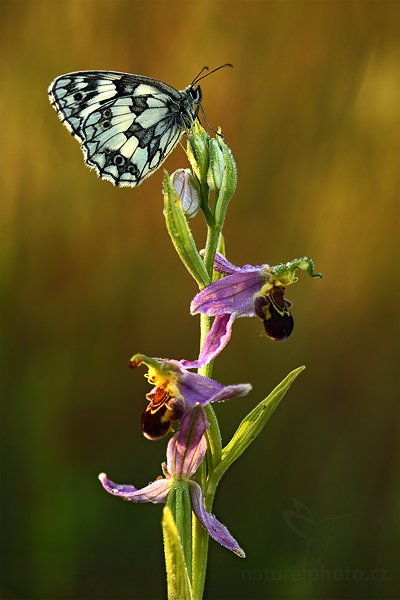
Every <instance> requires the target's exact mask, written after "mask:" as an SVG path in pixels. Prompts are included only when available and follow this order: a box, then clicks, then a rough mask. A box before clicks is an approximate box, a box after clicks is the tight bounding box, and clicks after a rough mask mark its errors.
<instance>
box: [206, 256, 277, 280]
mask: <svg viewBox="0 0 400 600" xmlns="http://www.w3.org/2000/svg"><path fill="white" fill-rule="evenodd" d="M265 268H269V265H256V266H253V265H244V266H243V267H236V266H235V265H233V264H232V263H231V262H229V261H228V260H226V258H225V256H223V255H222V254H220V253H219V252H217V253H216V255H215V258H214V270H215V271H219V272H220V273H224V275H232V273H247V272H249V271H259V270H260V269H265Z"/></svg>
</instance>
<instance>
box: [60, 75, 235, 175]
mask: <svg viewBox="0 0 400 600" xmlns="http://www.w3.org/2000/svg"><path fill="white" fill-rule="evenodd" d="M224 66H228V65H222V66H221V67H218V69H221V68H222V67H224ZM229 66H232V65H229ZM205 69H207V70H208V68H207V67H204V69H202V70H201V71H200V73H199V74H198V75H197V77H195V79H194V80H193V81H192V83H191V84H190V85H188V87H186V88H185V89H184V90H181V91H178V90H176V89H175V88H173V87H171V86H169V85H167V84H166V83H163V82H162V81H158V80H157V79H152V78H151V77H144V76H143V75H132V74H129V73H119V72H113V71H79V72H76V73H67V74H66V75H61V76H60V77H57V78H56V79H55V80H54V81H53V82H52V83H51V84H50V87H49V98H50V102H51V103H52V105H53V106H54V108H55V110H56V111H57V114H58V116H59V117H60V119H61V121H62V123H64V125H65V126H66V127H67V128H68V129H69V131H70V132H71V133H72V135H73V136H74V137H75V138H76V139H77V140H78V142H79V143H80V144H81V148H82V151H83V155H84V158H85V162H86V164H87V165H88V166H89V167H91V168H94V169H95V170H96V171H97V173H98V175H99V176H100V177H101V178H102V179H106V180H107V181H111V183H113V184H114V185H117V186H136V185H139V184H140V183H142V181H143V180H144V179H145V178H146V177H148V176H149V175H151V174H152V173H153V171H155V170H156V169H158V167H159V166H160V165H161V164H162V163H163V162H164V160H165V159H166V158H167V156H168V155H169V154H170V153H171V152H172V150H173V149H174V148H175V146H176V144H177V143H178V141H179V139H180V137H181V136H182V135H183V134H184V133H185V132H188V131H189V130H190V129H191V127H192V126H193V123H194V121H195V119H196V117H197V115H198V112H199V109H200V108H201V97H202V94H201V89H200V86H199V85H197V83H198V82H199V81H200V80H201V79H204V77H207V76H208V75H210V74H211V73H213V72H215V71H217V70H218V69H214V71H210V72H209V73H207V74H206V75H203V76H201V74H202V73H203V71H204V70H205Z"/></svg>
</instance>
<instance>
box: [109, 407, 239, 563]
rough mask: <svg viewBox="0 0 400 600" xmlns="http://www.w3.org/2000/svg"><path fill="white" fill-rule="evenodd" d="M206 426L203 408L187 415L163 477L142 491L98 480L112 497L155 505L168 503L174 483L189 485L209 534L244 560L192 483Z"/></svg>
mask: <svg viewBox="0 0 400 600" xmlns="http://www.w3.org/2000/svg"><path fill="white" fill-rule="evenodd" d="M198 407H199V405H198ZM206 427H207V420H206V417H205V413H204V411H203V410H201V409H200V407H199V409H198V410H197V411H193V412H192V413H190V414H186V416H185V417H184V418H183V421H182V422H181V429H180V430H179V431H178V433H175V435H174V436H173V437H172V438H171V439H170V441H169V442H168V447H167V462H166V463H163V464H162V471H163V473H164V477H159V478H157V479H156V480H155V481H153V482H152V483H149V484H148V485H146V486H145V487H143V488H140V489H138V488H136V487H134V486H133V485H124V484H123V485H121V484H117V483H114V482H113V481H110V480H109V479H108V477H107V475H106V474H105V473H101V474H100V475H99V479H100V481H101V484H102V486H103V487H104V489H105V490H106V491H107V492H109V493H110V494H112V495H113V496H118V497H119V498H122V499H123V500H127V501H128V502H152V503H153V504H161V503H165V502H166V501H167V498H168V495H169V493H170V491H171V489H173V486H174V484H177V482H179V483H182V482H186V483H187V485H188V487H189V492H190V500H191V505H192V510H193V512H194V514H195V515H196V517H197V519H198V520H199V521H200V523H201V524H202V526H203V527H204V528H205V529H206V531H207V532H208V534H209V535H210V536H211V537H212V538H213V539H214V540H216V541H217V542H218V543H219V544H221V545H222V546H225V548H228V550H232V552H234V553H235V554H237V555H238V556H240V557H241V558H244V557H245V553H244V551H243V550H242V549H241V548H240V546H239V544H238V543H237V541H236V540H235V539H234V538H233V537H232V535H231V534H230V533H229V531H228V529H227V528H226V527H225V525H223V524H222V523H220V522H219V521H218V519H216V517H214V515H212V514H210V513H208V512H207V511H206V509H205V507H204V499H203V492H202V489H201V487H200V485H199V484H198V483H196V481H194V480H193V478H194V476H195V474H196V471H197V469H198V467H199V466H200V464H201V462H202V460H203V458H204V455H205V452H206V449H207V443H206V440H205V437H204V435H203V432H204V430H205V429H206Z"/></svg>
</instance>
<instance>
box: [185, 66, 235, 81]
mask: <svg viewBox="0 0 400 600" xmlns="http://www.w3.org/2000/svg"><path fill="white" fill-rule="evenodd" d="M225 67H231V68H232V69H233V65H231V63H225V64H224V65H221V66H219V67H217V68H216V69H213V70H212V71H209V69H208V67H203V68H202V70H201V71H200V73H199V74H198V75H196V77H195V78H194V79H193V81H192V83H191V85H195V84H196V83H199V81H201V80H202V79H205V78H206V77H208V76H209V75H211V74H212V73H215V72H216V71H219V70H220V69H224V68H225ZM205 70H207V71H208V73H206V74H205V75H203V76H201V74H202V73H203V71H205Z"/></svg>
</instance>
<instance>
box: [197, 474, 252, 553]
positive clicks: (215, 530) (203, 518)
mask: <svg viewBox="0 0 400 600" xmlns="http://www.w3.org/2000/svg"><path fill="white" fill-rule="evenodd" d="M190 497H191V499H192V507H193V511H194V514H195V515H196V517H197V518H198V520H199V521H200V523H201V524H202V525H203V527H204V529H205V530H206V531H207V533H208V535H209V536H211V537H212V538H213V539H214V540H215V541H216V542H218V543H219V544H221V546H225V548H228V550H232V552H234V553H235V554H237V555H238V556H240V557H241V558H244V557H245V556H246V555H245V553H244V551H243V550H242V548H241V547H240V546H239V544H238V543H237V541H236V540H235V538H234V537H232V535H231V534H230V533H229V531H228V529H227V528H226V527H225V525H222V523H220V522H219V521H218V519H216V517H214V515H211V514H210V513H208V512H207V511H206V509H205V508H204V501H203V493H202V491H201V487H200V486H199V484H198V483H196V482H195V481H191V482H190Z"/></svg>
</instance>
